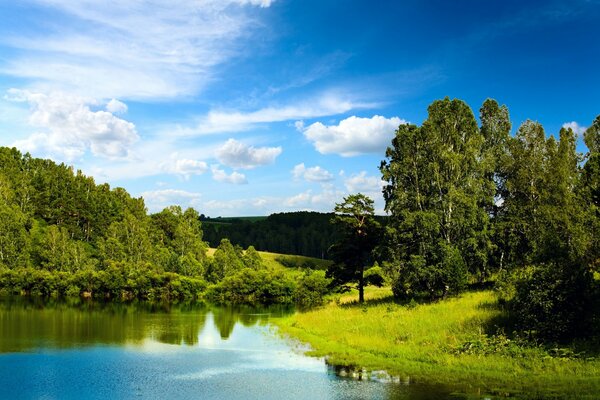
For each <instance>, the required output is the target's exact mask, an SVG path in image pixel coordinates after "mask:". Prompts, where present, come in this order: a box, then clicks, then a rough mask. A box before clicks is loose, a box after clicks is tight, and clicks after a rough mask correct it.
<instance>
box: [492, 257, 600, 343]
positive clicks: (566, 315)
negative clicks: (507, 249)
mask: <svg viewBox="0 0 600 400" xmlns="http://www.w3.org/2000/svg"><path fill="white" fill-rule="evenodd" d="M594 286H595V282H594V280H593V277H592V275H591V273H589V272H588V271H587V270H585V268H582V267H580V266H578V265H570V264H568V263H566V262H564V263H549V264H543V265H536V266H530V267H527V268H524V269H521V270H519V271H516V272H514V273H512V274H510V275H507V276H505V277H504V278H503V281H502V282H501V283H500V295H501V299H502V300H503V301H504V302H506V304H507V306H508V309H509V311H510V313H511V318H513V320H514V323H515V325H516V328H517V329H518V330H520V331H524V332H527V333H528V334H529V336H530V337H532V338H535V339H542V340H550V341H558V342H564V341H568V340H571V339H573V338H576V337H581V336H589V335H590V332H591V330H592V328H593V326H592V324H593V319H594V312H595V310H596V309H597V307H595V306H593V303H596V302H597V296H596V295H595V294H594V293H595V290H594V289H595V288H594Z"/></svg>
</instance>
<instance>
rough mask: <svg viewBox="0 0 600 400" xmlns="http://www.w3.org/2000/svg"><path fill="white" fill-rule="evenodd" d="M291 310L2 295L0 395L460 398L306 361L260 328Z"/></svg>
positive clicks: (400, 380) (435, 388)
mask: <svg viewBox="0 0 600 400" xmlns="http://www.w3.org/2000/svg"><path fill="white" fill-rule="evenodd" d="M292 311H293V310H291V309H289V308H269V309H256V308H248V307H241V308H235V307H229V308H215V307H211V306H208V305H197V304H193V305H177V306H168V305H160V304H150V303H135V304H129V305H126V304H117V303H99V302H88V301H83V302H76V303H69V304H67V303H63V302H57V301H51V300H50V301H49V300H44V301H43V302H42V301H35V300H31V299H26V298H9V299H2V300H0V339H1V340H0V388H2V393H1V395H0V397H2V398H10V399H21V398H22V399H31V398H61V399H63V398H66V399H79V398H86V399H90V398H91V399H94V398H97V399H107V398H130V397H141V398H153V399H164V398H179V399H193V398H202V399H224V398H227V399H254V398H260V399H281V398H284V397H285V398H286V399H287V400H291V399H307V398H310V399H410V400H416V399H419V400H420V399H432V398H435V399H465V398H467V397H466V396H464V395H456V394H453V393H452V389H450V388H448V387H445V386H435V385H426V384H420V383H419V384H416V385H415V384H412V382H411V384H406V383H407V382H408V381H406V380H405V379H403V378H396V377H389V376H387V375H385V373H383V372H381V373H378V374H376V373H373V372H370V373H369V372H367V371H363V370H361V369H352V368H335V367H330V366H327V365H326V364H325V362H324V360H323V359H318V358H311V357H306V356H304V355H302V354H300V353H298V352H297V351H294V350H293V349H292V348H291V347H290V345H289V344H288V343H287V342H285V341H282V340H280V339H279V338H278V337H277V336H275V335H273V334H272V332H271V331H270V329H271V328H270V326H269V324H268V320H269V318H273V317H274V316H280V315H285V314H287V313H290V312H292ZM469 398H486V397H485V396H481V395H475V396H471V397H469ZM490 398H491V397H490Z"/></svg>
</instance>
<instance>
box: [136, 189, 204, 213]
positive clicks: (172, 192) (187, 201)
mask: <svg viewBox="0 0 600 400" xmlns="http://www.w3.org/2000/svg"><path fill="white" fill-rule="evenodd" d="M142 197H143V198H144V202H145V204H146V206H147V207H148V210H150V211H151V212H157V211H160V210H162V209H164V208H165V207H168V206H171V205H180V206H182V207H194V206H197V205H198V201H199V200H200V198H201V197H202V195H201V194H200V193H195V192H188V191H185V190H177V189H161V190H152V191H147V192H143V193H142Z"/></svg>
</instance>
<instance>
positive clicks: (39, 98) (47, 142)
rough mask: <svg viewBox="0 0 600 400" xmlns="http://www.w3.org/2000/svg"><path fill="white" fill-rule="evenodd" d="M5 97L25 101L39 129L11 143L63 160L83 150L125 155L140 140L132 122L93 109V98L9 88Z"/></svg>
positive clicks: (117, 155) (32, 119)
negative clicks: (25, 137) (39, 130)
mask: <svg viewBox="0 0 600 400" xmlns="http://www.w3.org/2000/svg"><path fill="white" fill-rule="evenodd" d="M7 98H8V99H10V100H12V101H16V102H26V103H28V104H29V106H30V108H31V113H30V116H29V124H30V125H32V126H34V127H36V128H39V129H41V132H37V133H34V134H33V135H31V136H29V137H28V138H27V139H24V140H19V141H16V142H15V143H14V146H16V147H18V148H20V149H21V150H23V151H30V152H36V153H39V152H41V153H44V156H55V157H58V158H61V159H65V160H68V161H69V160H74V159H76V158H79V157H82V156H83V155H84V154H85V153H86V151H88V150H89V151H91V153H92V154H94V155H96V156H102V157H106V158H111V159H115V158H126V157H127V156H128V155H129V150H130V147H131V146H132V145H133V144H134V143H135V142H136V141H137V140H138V139H139V136H138V134H137V131H136V128H135V125H134V124H132V123H131V122H128V121H126V120H124V119H121V118H118V117H116V116H115V115H113V114H112V113H110V112H108V111H102V110H99V111H92V109H91V108H90V107H91V106H95V105H97V104H96V102H95V101H94V100H91V99H86V98H82V97H77V96H70V95H66V94H63V93H52V94H50V95H46V94H40V93H32V92H29V91H24V90H16V89H11V90H9V92H8V96H7Z"/></svg>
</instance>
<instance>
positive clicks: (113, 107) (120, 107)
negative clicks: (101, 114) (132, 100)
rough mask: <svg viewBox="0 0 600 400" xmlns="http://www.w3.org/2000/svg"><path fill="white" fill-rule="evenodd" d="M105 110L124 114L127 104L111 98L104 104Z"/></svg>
mask: <svg viewBox="0 0 600 400" xmlns="http://www.w3.org/2000/svg"><path fill="white" fill-rule="evenodd" d="M106 111H108V112H109V113H113V114H125V113H126V112H127V104H125V103H123V102H121V101H119V100H117V99H112V100H111V101H109V102H108V103H107V104H106Z"/></svg>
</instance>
